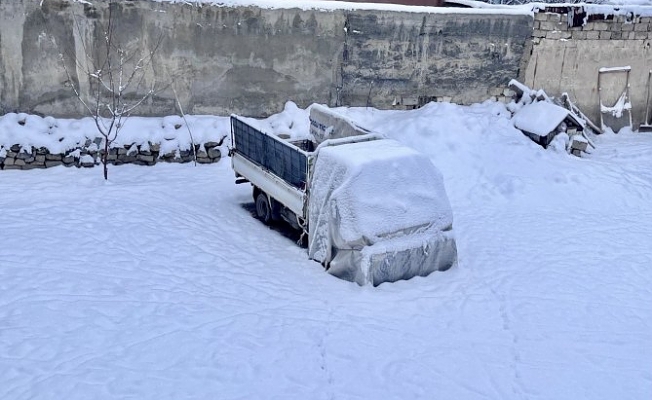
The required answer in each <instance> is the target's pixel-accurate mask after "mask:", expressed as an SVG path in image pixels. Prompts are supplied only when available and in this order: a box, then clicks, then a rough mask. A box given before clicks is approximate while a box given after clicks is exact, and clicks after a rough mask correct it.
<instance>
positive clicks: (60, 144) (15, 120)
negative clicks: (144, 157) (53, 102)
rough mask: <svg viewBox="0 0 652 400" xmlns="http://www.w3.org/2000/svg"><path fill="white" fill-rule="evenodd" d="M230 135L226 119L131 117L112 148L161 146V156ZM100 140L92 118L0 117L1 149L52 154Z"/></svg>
mask: <svg viewBox="0 0 652 400" xmlns="http://www.w3.org/2000/svg"><path fill="white" fill-rule="evenodd" d="M225 132H226V133H228V132H229V122H228V118H221V119H216V118H214V117H210V116H187V117H186V118H185V119H184V118H182V117H180V116H176V115H172V116H168V117H162V118H145V117H130V118H129V119H127V120H126V122H125V123H124V126H123V128H122V129H121V130H120V132H119V133H118V136H117V138H116V140H115V141H114V142H113V143H112V145H111V147H121V146H125V145H134V144H135V145H137V146H143V145H144V146H149V144H150V143H157V144H160V145H161V154H166V153H171V152H175V151H176V150H188V149H190V148H191V144H192V143H193V142H194V143H196V144H200V143H206V142H211V141H215V142H219V141H220V140H221V138H222V136H223V135H224V134H225ZM99 137H101V136H100V134H99V133H98V130H97V127H96V126H95V122H94V121H93V119H92V118H90V117H86V118H82V119H63V118H59V119H57V118H53V117H45V118H42V117H40V116H38V115H28V114H24V113H21V114H15V113H9V114H6V115H3V116H0V148H4V149H8V148H10V147H11V146H13V145H19V146H21V151H22V152H27V153H29V152H31V151H32V147H35V148H37V149H38V148H41V147H43V148H46V149H48V151H50V153H53V154H64V153H67V152H69V151H71V150H74V149H76V148H79V147H82V146H84V145H85V143H86V142H87V141H88V140H90V141H93V140H95V139H96V138H99Z"/></svg>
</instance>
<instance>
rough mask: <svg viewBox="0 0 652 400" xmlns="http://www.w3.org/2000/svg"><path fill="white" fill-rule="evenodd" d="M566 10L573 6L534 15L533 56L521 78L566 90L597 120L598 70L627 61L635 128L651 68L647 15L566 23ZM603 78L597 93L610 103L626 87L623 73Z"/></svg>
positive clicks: (555, 90) (640, 117)
mask: <svg viewBox="0 0 652 400" xmlns="http://www.w3.org/2000/svg"><path fill="white" fill-rule="evenodd" d="M570 10H573V9H568V10H564V9H562V10H561V12H556V13H552V12H548V13H546V12H540V13H537V14H536V15H535V22H534V33H533V39H532V49H531V56H530V57H529V59H528V60H527V67H526V68H524V69H523V74H522V77H521V80H522V81H523V82H524V83H525V84H527V85H528V86H530V87H533V88H537V89H538V88H543V89H544V90H545V91H546V92H547V93H548V94H550V95H560V94H561V93H563V92H568V93H569V95H570V97H571V98H572V99H573V100H574V101H575V102H576V104H577V105H579V106H580V108H581V109H582V111H583V112H584V113H585V114H587V115H588V116H589V118H591V119H593V120H594V121H595V122H596V123H598V124H599V120H600V111H599V110H600V108H599V100H598V70H599V69H600V68H601V67H622V66H630V67H631V72H630V94H631V102H632V117H633V120H634V127H635V128H637V127H638V124H639V123H641V122H643V119H644V116H645V101H646V100H645V96H646V90H647V79H648V72H649V71H650V69H652V49H651V46H652V23H651V20H650V18H646V17H643V18H639V17H630V18H626V17H625V16H613V17H611V19H603V17H602V16H600V17H599V18H598V19H597V20H594V21H591V22H588V23H586V24H585V25H580V26H577V27H570V26H569V22H568V21H569V20H568V11H570ZM574 10H581V9H579V8H575V9H574ZM595 17H598V16H595ZM571 18H572V12H571ZM526 56H527V55H526ZM603 77H604V80H603V84H602V85H601V86H602V88H603V89H602V94H601V95H602V97H603V99H604V101H603V102H604V103H606V104H607V105H609V106H611V105H613V104H614V103H615V101H616V100H617V98H618V96H619V95H620V93H621V91H622V90H623V88H624V87H625V74H610V76H603Z"/></svg>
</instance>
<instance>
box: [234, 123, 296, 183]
mask: <svg viewBox="0 0 652 400" xmlns="http://www.w3.org/2000/svg"><path fill="white" fill-rule="evenodd" d="M231 132H233V145H234V147H235V151H236V152H237V153H238V154H241V155H242V156H244V157H245V158H247V159H248V160H250V161H251V162H253V163H255V164H257V165H259V166H261V167H263V169H265V170H267V171H269V172H271V173H272V174H274V175H276V176H278V177H279V178H281V179H283V180H284V181H286V182H287V183H288V184H290V185H291V186H293V187H295V188H298V189H301V190H305V188H306V182H307V180H308V157H307V155H306V154H305V153H304V152H302V151H301V150H300V149H299V148H298V147H296V146H294V145H292V144H290V143H288V142H285V141H283V140H282V139H279V138H278V137H276V136H273V135H268V134H265V133H264V132H261V131H259V130H258V129H256V128H254V127H252V126H249V125H248V124H247V123H245V122H243V121H240V120H239V119H238V118H236V117H234V116H231Z"/></svg>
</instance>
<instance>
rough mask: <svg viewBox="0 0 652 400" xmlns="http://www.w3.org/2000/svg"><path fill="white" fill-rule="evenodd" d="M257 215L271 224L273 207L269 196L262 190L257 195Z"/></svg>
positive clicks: (267, 223)
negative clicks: (270, 204)
mask: <svg viewBox="0 0 652 400" xmlns="http://www.w3.org/2000/svg"><path fill="white" fill-rule="evenodd" d="M256 215H257V216H258V219H260V220H261V221H263V222H264V223H265V224H266V225H269V223H270V222H271V220H272V209H271V207H270V206H269V198H267V195H266V194H265V193H264V192H260V193H258V196H256Z"/></svg>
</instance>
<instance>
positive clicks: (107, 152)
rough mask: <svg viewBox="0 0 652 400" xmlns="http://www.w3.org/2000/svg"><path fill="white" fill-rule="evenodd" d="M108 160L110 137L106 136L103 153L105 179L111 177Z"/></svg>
mask: <svg viewBox="0 0 652 400" xmlns="http://www.w3.org/2000/svg"><path fill="white" fill-rule="evenodd" d="M108 160H109V140H108V138H104V154H102V165H103V167H104V180H105V181H106V180H108V179H109V167H108V165H107V164H108Z"/></svg>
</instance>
